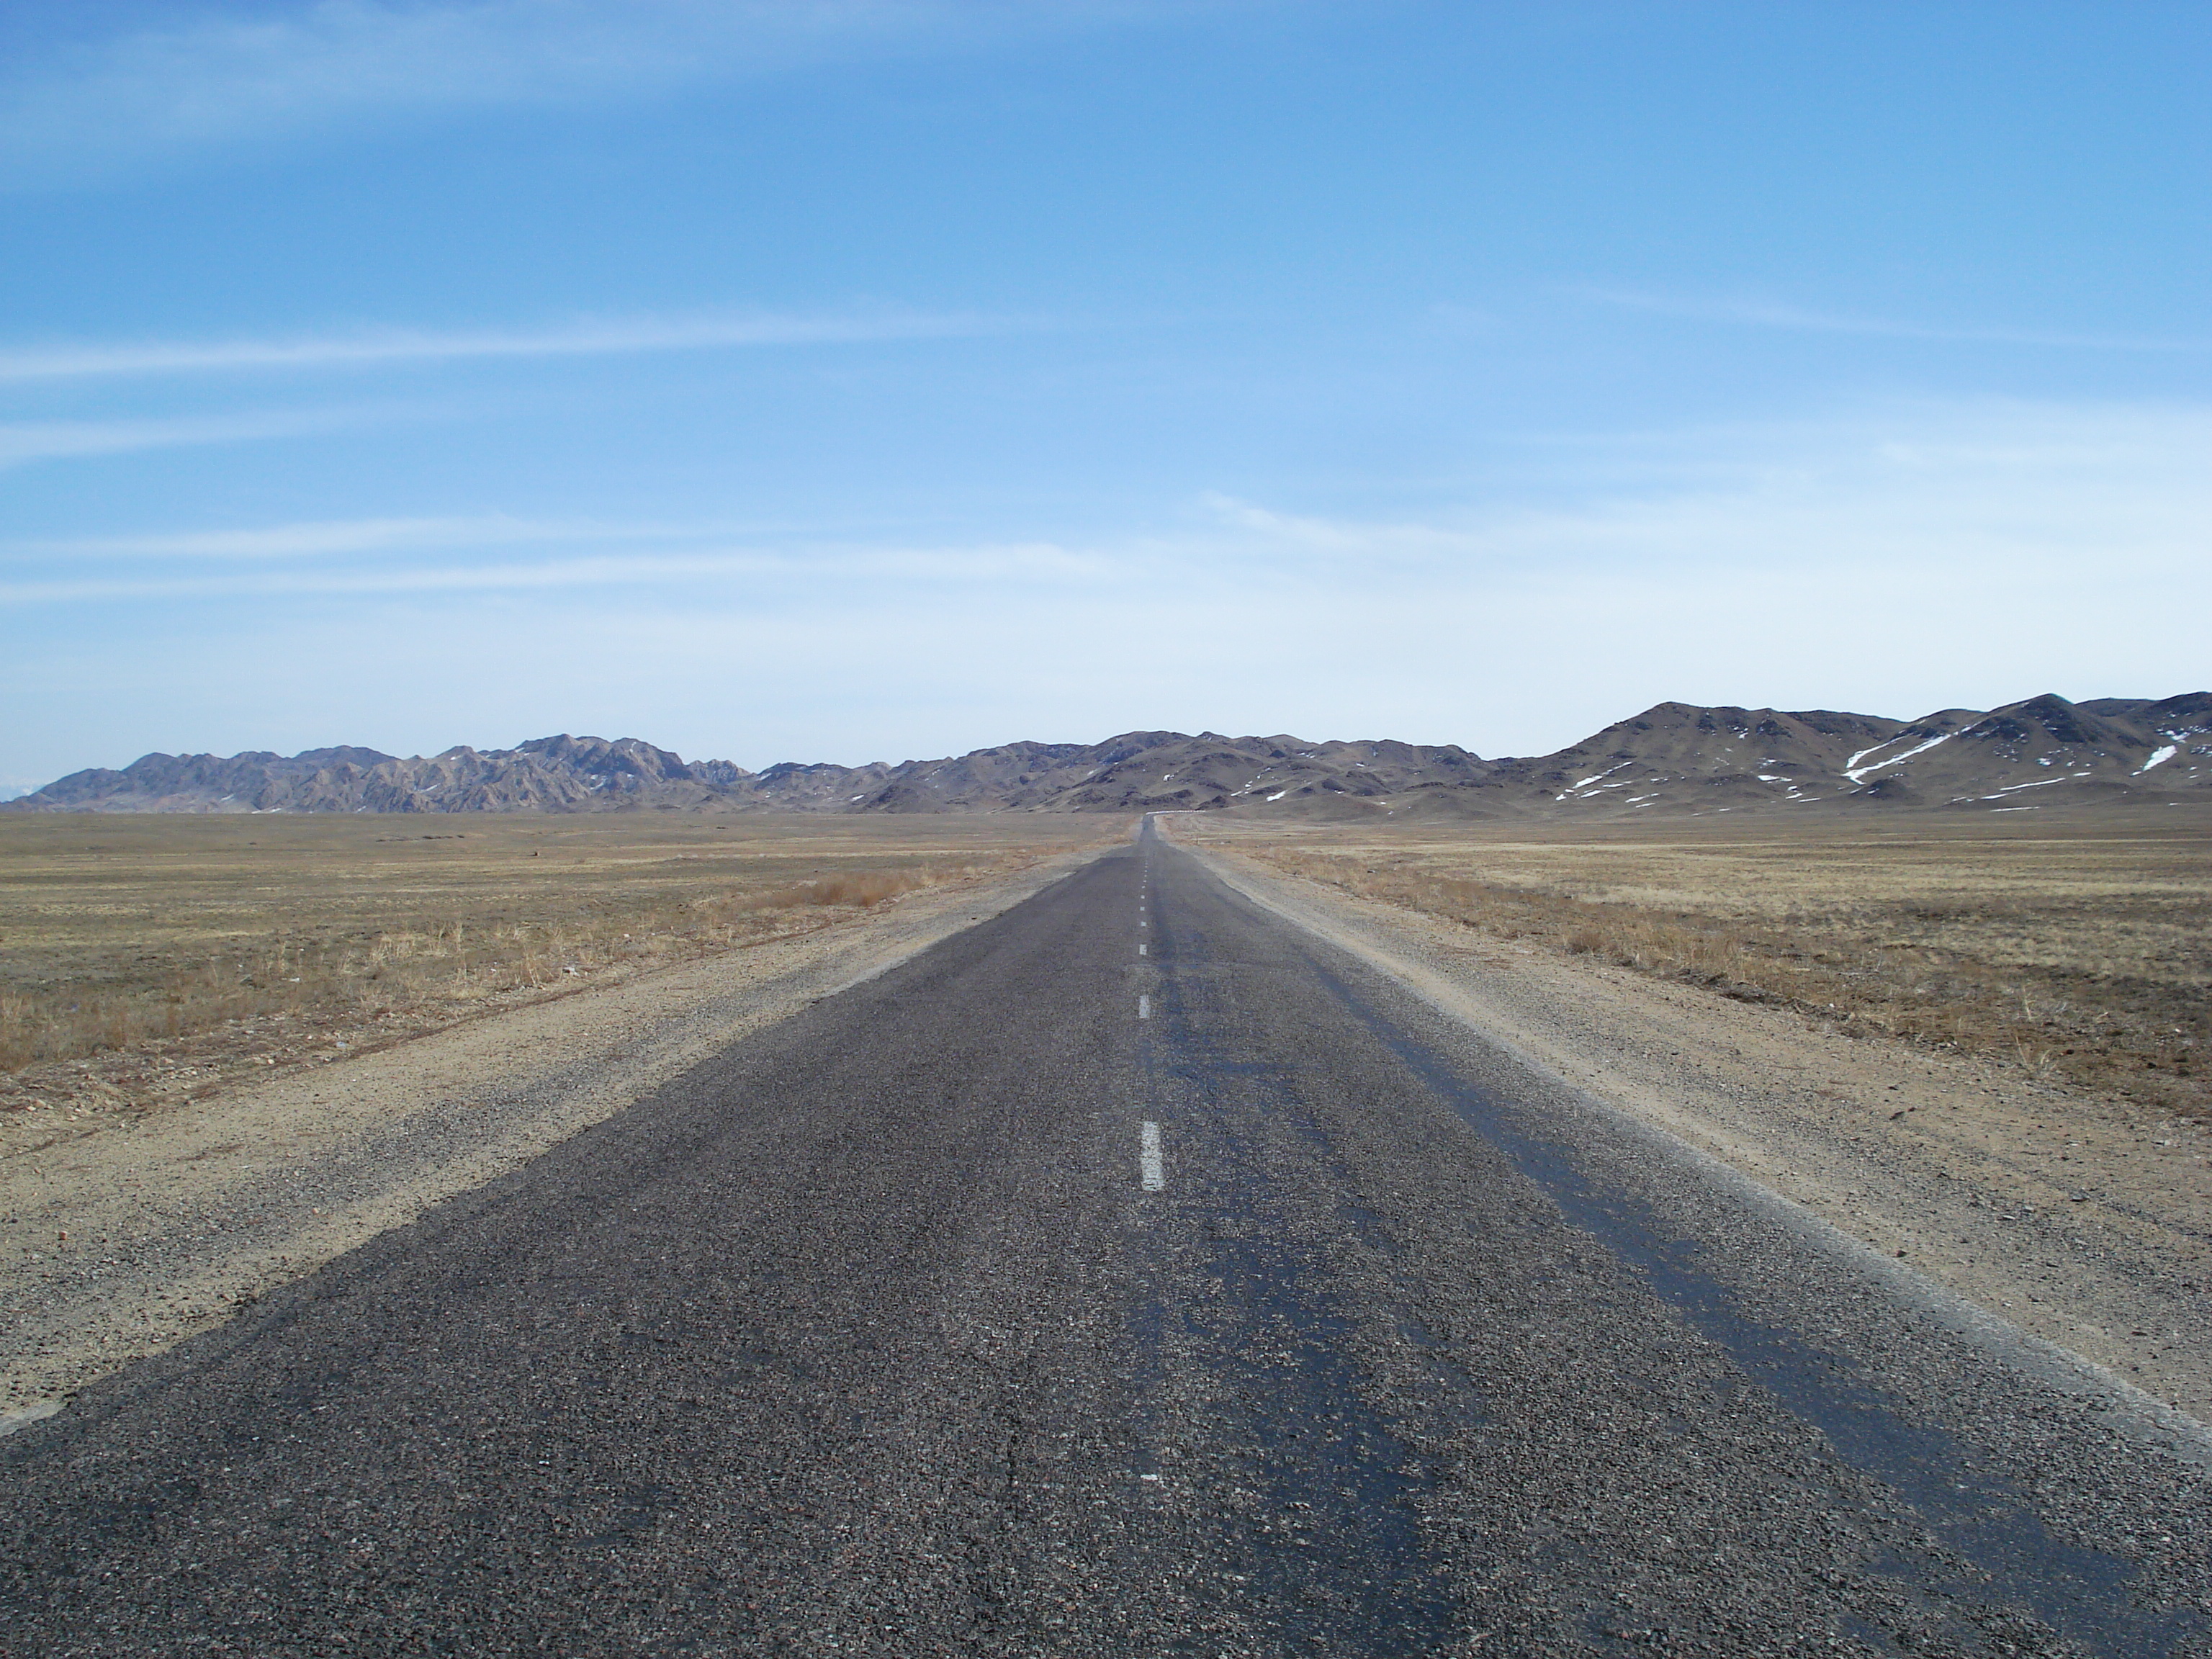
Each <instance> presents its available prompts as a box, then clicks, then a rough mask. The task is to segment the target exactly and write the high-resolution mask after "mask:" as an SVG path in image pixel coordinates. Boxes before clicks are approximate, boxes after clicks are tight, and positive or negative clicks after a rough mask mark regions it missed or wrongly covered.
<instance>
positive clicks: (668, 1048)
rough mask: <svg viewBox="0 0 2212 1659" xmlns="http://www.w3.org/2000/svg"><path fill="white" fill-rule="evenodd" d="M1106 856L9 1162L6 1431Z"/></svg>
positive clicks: (942, 894) (1, 1245)
mask: <svg viewBox="0 0 2212 1659" xmlns="http://www.w3.org/2000/svg"><path fill="white" fill-rule="evenodd" d="M1098 852H1099V849H1097V848H1092V849H1088V850H1084V851H1079V852H1074V853H1069V854H1062V855H1060V856H1059V857H1056V858H1052V859H1048V860H1044V861H1042V862H1041V863H1038V864H1036V865H1032V866H1030V867H1028V868H1027V869H1025V870H1023V871H1021V872H1018V874H1016V875H1013V876H1011V877H1002V878H992V879H987V880H979V881H972V882H964V883H956V884H948V885H945V886H942V887H933V888H929V889H927V890H922V891H921V892H917V893H913V894H909V895H908V896H904V897H902V898H899V899H896V900H892V901H890V902H886V903H884V904H883V905H881V906H880V907H878V908H877V909H875V910H873V911H872V912H870V913H868V914H867V915H865V916H864V917H862V918H861V919H860V920H857V921H852V922H849V923H846V924H842V925H840V926H837V927H831V928H828V929H825V930H823V931H820V932H815V933H806V934H803V935H799V936H797V937H792V938H785V939H775V940H771V941H769V942H768V943H766V944H763V945H756V946H753V947H750V948H747V949H741V950H738V951H731V952H729V953H727V954H726V955H723V956H720V957H713V958H710V959H708V960H705V961H701V962H694V963H687V964H685V965H684V966H681V967H678V968H673V969H664V970H660V971H658V972H647V973H640V974H637V975H634V976H632V977H630V978H629V979H627V980H625V981H621V982H618V983H611V984H605V985H599V986H594V987H592V988H591V989H588V990H586V991H581V992H579V993H577V994H574V995H570V996H567V997H562V998H560V999H557V1000H552V1001H547V1002H540V1003H537V1004H534V1005H532V1006H525V1007H521V1008H518V1009H513V1010H509V1011H506V1012H501V1013H498V1014H495V1015H491V1016H489V1017H486V1018H481V1019H477V1020H474V1021H471V1022H469V1023H466V1024H461V1025H458V1026H453V1027H450V1028H447V1029H446V1030H441V1031H438V1032H435V1033H434V1034H432V1035H429V1036H423V1037H420V1038H417V1039H415V1040H413V1041H410V1042H402V1043H398V1044H396V1045H394V1046H392V1047H391V1048H385V1049H381V1050H377V1051H373V1052H370V1053H367V1054H362V1055H360V1056H358V1057H356V1058H354V1059H351V1060H345V1061H342V1062H338V1063H337V1064H333V1065H328V1066H321V1067H319V1068H317V1069H314V1070H313V1071H308V1072H303V1073H295V1074H292V1075H289V1076H284V1077H280V1078H276V1079H270V1081H269V1082H267V1083H265V1084H260V1085H253V1086H249V1087H246V1088H242V1089H240V1090H238V1091H235V1092H234V1093H230V1094H227V1095H224V1096H221V1097H217V1098H216V1099H213V1100H210V1101H207V1102H204V1103H197V1104H196V1105H195V1106H194V1107H192V1108H191V1109H179V1110H178V1111H175V1112H173V1113H165V1114H161V1115H155V1116H152V1117H149V1118H146V1119H144V1120H143V1121H137V1122H116V1123H113V1124H112V1125H108V1126H105V1127H100V1128H97V1129H95V1130H94V1131H92V1132H90V1133H85V1134H82V1135H80V1136H78V1137H76V1138H74V1139H66V1140H63V1141H58V1142H56V1143H53V1144H51V1145H46V1146H40V1147H37V1148H35V1149H32V1150H29V1151H26V1152H20V1153H17V1154H16V1155H15V1156H12V1157H9V1158H5V1159H0V1433H5V1432H7V1431H8V1430H9V1428H11V1427H13V1426H15V1425H20V1424H21V1422H24V1421H27V1420H31V1419H33V1418H34V1417H36V1416H37V1415H40V1414H42V1413H45V1412H46V1411H49V1410H51V1409H52V1405H53V1402H54V1401H57V1400H58V1399H60V1398H62V1397H64V1396H65V1395H69V1394H70V1393H71V1392H72V1391H73V1390H75V1389H79V1388H81V1387H82V1386H83V1385H84V1384H85V1383H88V1382H90V1381H91V1380H93V1379H94V1378H95V1377H99V1376H105V1375H106V1374H107V1373H109V1372H112V1371H113V1370H118V1369H119V1368H120V1367H122V1366H123V1365H125V1364H129V1363H130V1362H131V1361H133V1360H135V1359H138V1358H143V1357H145V1356H147V1355H149V1354H154V1353H158V1352H161V1351H163V1350H164V1349H167V1348H168V1347H170V1346H173V1345H174V1344H175V1343H177V1342H179V1341H180V1340H183V1339H184V1338H185V1337H187V1336H190V1335H191V1334H194V1333H196V1332H198V1331H202V1330H205V1329H207V1328H210V1327H211V1326H214V1325H216V1324H219V1323H221V1322H222V1321H224V1320H225V1319H228V1317H230V1316H232V1315H233V1314H234V1313H235V1312H237V1311H238V1310H240V1309H241V1308H244V1307H246V1306H250V1305H251V1304H252V1303H253V1302H254V1301H255V1300H257V1299H258V1297H260V1296H262V1295H263V1294H264V1293H265V1292H266V1291H269V1290H270V1288H271V1287H273V1286H275V1285H281V1284H283V1283H286V1282H288V1281H289V1280H291V1279H296V1278H299V1277H301V1276H302V1275H304V1274H306V1273H311V1272H313V1270H314V1269H315V1268H317V1267H320V1266H322V1265H323V1264H324V1263H325V1262H327V1261H331V1260H332V1259H333V1258H335V1257H337V1256H338V1255H343V1253H344V1252H346V1251H348V1250H349V1249H353V1248H355V1247H356V1246H357V1245H359V1244H361V1243H364V1242H366V1241H367V1240H368V1239H369V1238H371V1237H374V1236H376V1235H377V1234H379V1233H381V1232H383V1231H386V1229H388V1228H391V1227H394V1226H398V1225H403V1224H404V1223H406V1222H408V1221H410V1220H412V1219H414V1218H416V1217H417V1216H419V1215H420V1214H422V1212H424V1211H425V1210H427V1209H428V1208H429V1207H430V1206H433V1205H435V1204H437V1203H439V1202H440V1201H441V1200H445V1199H447V1198H449V1197H451V1196H453V1194H457V1193H460V1192H465V1191H467V1190H469V1189H470V1188H474V1187H477V1186H480V1185H482V1184H483V1182H487V1181H489V1180H492V1179H493V1178H495V1176H499V1175H501V1174H502V1173H503V1172H505V1171H507V1170H512V1169H514V1168H515V1167H517V1166H519V1165H520V1164H525V1163H527V1162H528V1161H529V1160H530V1159H532V1158H535V1157H537V1156H538V1154H539V1153H541V1152H544V1151H545V1150H546V1149H547V1148H549V1147H551V1146H555V1145H556V1144H558V1143H559V1142H561V1141H562V1140H565V1139H568V1137H570V1136H572V1135H574V1134H575V1133H577V1132H579V1131H580V1130H582V1129H584V1128H586V1127H589V1126H591V1125H592V1124H594V1123H598V1122H599V1121H603V1120H605V1119H606V1118H608V1117H611V1116H612V1115H615V1114H616V1113H617V1112H619V1111H621V1110H622V1109H623V1108H624V1107H626V1106H628V1105H629V1104H630V1103H633V1102H635V1101H636V1100H638V1099H640V1098H641V1097H644V1096H646V1095H647V1094H649V1093H651V1092H652V1091H654V1090H656V1089H658V1088H659V1087H660V1086H661V1085H664V1084H665V1083H667V1082H668V1081H669V1080H670V1079H673V1078H675V1077H677V1076H678V1075H679V1074H681V1073H684V1072H685V1071H687V1070H689V1069H690V1068H691V1067H693V1066H696V1065H697V1064H698V1063H699V1062H700V1061H702V1060H704V1059H706V1058H707V1057H708V1056H709V1055H710V1054H714V1053H715V1052H717V1051H718V1050H720V1049H721V1048H726V1047H727V1046H728V1045H729V1044H730V1043H732V1042H735V1041H737V1040H738V1039H739V1038H741V1037H744V1036H747V1035H749V1034H750V1033H752V1032H754V1031H757V1030H762V1029H763V1028H765V1027H767V1026H769V1025H772V1024H775V1023H776V1022H778V1021H780V1020H781V1019H784V1018H787V1017H789V1016H790V1015H792V1014H793V1013H795V1012H798V1011H799V1010H800V1009H802V1008H805V1007H806V1006H809V1005H810V1004H811V1003H814V1002H817V1001H819V1000H821V999H822V998H823V997H825V996H830V995H834V994H836V993H837V992H838V991H840V990H842V989H845V988H846V987H849V986H851V985H853V984H854V983H857V982H859V981H863V980H866V979H869V978H872V977H874V976H875V975H878V974H881V973H883V972H884V971H885V970H887V969H890V968H891V967H894V966H896V964H897V963H901V962H903V961H905V960H906V959H908V957H913V956H915V955H916V954H918V953H919V952H921V951H925V950H927V949H928V948H929V947H930V946H931V945H935V944H936V943H938V942H939V940H940V939H945V938H947V937H949V936H950V935H951V934H953V933H958V932H960V931H962V930H963V929H964V928H966V927H970V926H972V925H974V924H975V922H977V921H982V920H984V919H986V918H988V917H991V916H994V915H998V914H1000V912H1001V911H1003V910H1006V909H1007V908H1011V907H1012V906H1013V905H1015V904H1018V903H1019V902H1022V901H1023V900H1024V899H1025V898H1028V897H1029V896H1031V895H1032V894H1034V893H1036V892H1037V891H1039V890H1042V888H1044V887H1046V886H1048V885H1050V884H1052V883H1054V882H1055V881H1058V880H1060V878H1063V877H1065V876H1066V875H1067V874H1068V873H1070V872H1073V870H1075V869H1077V868H1079V866H1082V865H1083V864H1085V863H1086V862H1088V861H1089V860H1091V859H1093V858H1095V857H1097V856H1098Z"/></svg>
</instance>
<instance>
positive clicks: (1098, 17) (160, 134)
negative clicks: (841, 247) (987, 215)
mask: <svg viewBox="0 0 2212 1659" xmlns="http://www.w3.org/2000/svg"><path fill="white" fill-rule="evenodd" d="M195 10H196V11H197V13H198V15H196V16H191V17H189V18H187V19H185V20H183V21H178V22H175V23H173V24H170V25H168V26H167V27H154V28H142V29H137V30H134V31H131V32H128V33H120V34H116V35H112V36H110V37H108V38H106V39H100V40H90V41H86V40H82V39H81V38H80V39H78V40H75V41H71V42H68V43H64V44H57V45H55V46H52V47H51V48H49V49H48V50H46V51H45V52H20V53H19V57H18V61H17V63H16V64H15V68H14V70H13V71H12V73H9V75H8V76H7V77H6V81H5V82H4V83H0V158H5V159H4V160H0V179H4V180H5V181H7V182H10V183H14V184H17V185H22V184H42V183H55V182H68V181H71V180H75V179H85V178H88V177H99V176H100V175H102V174H105V173H113V172H115V171H118V170H122V169H128V168H131V167H136V166H140V165H144V164H149V163H153V164H167V163H173V162H174V161H177V160H178V159H179V158H180V157H185V156H189V155H192V154H193V153H195V152H197V151H201V150H204V149H207V148H208V147H210V146H211V145H220V144H224V143H236V142H239V141H252V140H255V139H261V138H267V137H275V136H278V135H289V134H296V133H301V132H313V131H331V130H333V129H341V128H344V127H347V126H349V125H358V124H361V123H363V122H367V121H375V120H389V119H392V118H406V117H410V116H411V117H414V118H420V117H422V115H425V114H428V113H435V112H444V111H452V110H459V109H469V108H486V107H497V106H515V105H545V104H559V103H573V102H577V101H584V100H605V99H610V98H621V97H626V96H632V95H636V94H645V93H651V92H653V91H657V90H660V89H663V88H669V87H671V86H678V85H682V84H684V83H688V82H710V81H714V80H718V79H726V78H728V77H730V76H743V75H748V74H761V73H766V72H773V71H776V70H787V69H790V68H793V67H795V66H798V65H801V64H807V63H810V62H815V61H819V60H822V59H825V58H848V57H854V56H865V55H869V54H880V53H884V52H911V51H915V50H919V49H942V48H946V47H957V46H961V45H963V44H966V43H970V42H977V41H989V40H999V39H1004V38H1006V37H1007V36H1009V35H1012V34H1018V33H1033V32H1035V31H1036V30H1039V29H1043V28H1054V27H1069V26H1073V25H1081V24H1086V23H1096V22H1099V21H1112V20H1115V19H1119V18H1124V17H1128V16H1133V15H1171V13H1172V8H1170V7H1166V6H1164V5H1160V4H1150V5H1146V4H1139V3H1121V4H1115V3H1110V0H428V3H423V0H416V3H401V0H315V3H312V4H308V5H305V6H300V7H288V8H286V9H283V11H281V12H280V11H276V10H273V9H270V8H265V7H256V8H252V9H246V8H245V7H242V6H241V7H239V8H237V9H234V10H229V11H228V12H222V11H218V12H216V15H212V16H210V15H208V10H209V9H207V8H196V9H195ZM17 33H18V35H19V37H21V36H26V35H33V34H34V32H33V31H32V30H31V29H29V28H27V27H25V28H22V29H20V30H18V31H17Z"/></svg>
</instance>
